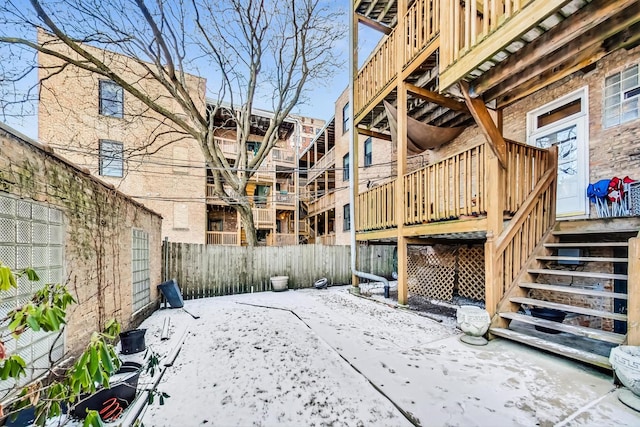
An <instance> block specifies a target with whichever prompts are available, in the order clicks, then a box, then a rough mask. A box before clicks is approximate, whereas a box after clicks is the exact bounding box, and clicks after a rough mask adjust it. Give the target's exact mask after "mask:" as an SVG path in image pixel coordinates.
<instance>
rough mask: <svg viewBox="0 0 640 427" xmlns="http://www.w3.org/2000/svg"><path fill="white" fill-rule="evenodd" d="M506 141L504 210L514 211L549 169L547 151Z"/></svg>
mask: <svg viewBox="0 0 640 427" xmlns="http://www.w3.org/2000/svg"><path fill="white" fill-rule="evenodd" d="M506 142H507V172H506V174H507V176H506V188H505V194H506V196H507V197H506V206H505V211H508V212H510V213H515V212H516V211H517V210H518V209H519V208H520V206H522V203H523V202H524V201H525V199H526V198H527V197H528V196H529V194H531V191H532V190H533V189H534V187H535V186H536V184H537V183H538V182H539V181H540V178H541V177H542V175H543V174H544V173H545V172H546V171H547V170H548V169H549V156H548V153H549V152H548V151H547V150H545V149H543V148H538V147H534V146H532V145H527V144H522V143H520V142H515V141H506Z"/></svg>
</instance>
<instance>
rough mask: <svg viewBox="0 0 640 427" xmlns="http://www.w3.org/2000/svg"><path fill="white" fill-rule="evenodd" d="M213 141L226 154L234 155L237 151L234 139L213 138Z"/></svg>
mask: <svg viewBox="0 0 640 427" xmlns="http://www.w3.org/2000/svg"><path fill="white" fill-rule="evenodd" d="M215 142H216V143H217V144H218V145H219V146H220V150H222V153H224V154H226V155H230V156H234V155H236V153H237V152H238V143H237V142H236V140H235V139H225V138H215Z"/></svg>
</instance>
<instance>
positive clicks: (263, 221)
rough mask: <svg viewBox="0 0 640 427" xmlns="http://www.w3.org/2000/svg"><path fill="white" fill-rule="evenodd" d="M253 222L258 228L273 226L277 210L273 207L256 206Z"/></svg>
mask: <svg viewBox="0 0 640 427" xmlns="http://www.w3.org/2000/svg"><path fill="white" fill-rule="evenodd" d="M252 211H253V223H254V224H255V225H256V227H258V228H264V227H266V228H273V227H274V226H275V222H276V211H275V210H273V209H262V208H254V209H252Z"/></svg>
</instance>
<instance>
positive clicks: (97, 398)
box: [73, 362, 142, 421]
mask: <svg viewBox="0 0 640 427" xmlns="http://www.w3.org/2000/svg"><path fill="white" fill-rule="evenodd" d="M141 369H142V365H141V364H139V363H135V362H125V363H123V364H122V366H120V369H119V370H118V371H117V372H116V373H115V374H113V375H112V376H111V378H110V380H111V382H110V385H111V386H110V388H102V389H100V390H98V391H97V392H95V393H94V394H92V395H91V396H81V397H80V402H79V403H78V404H77V405H76V406H75V408H73V415H74V416H76V417H78V418H84V417H86V416H87V411H88V410H94V411H98V413H100V416H101V418H102V419H103V421H107V420H109V419H115V418H117V416H115V417H113V416H114V415H116V414H117V415H118V416H119V415H120V413H122V411H124V409H126V408H127V407H128V406H129V405H130V404H131V402H133V399H135V397H136V391H137V390H136V389H137V387H138V379H139V378H140V371H141ZM117 408H121V409H122V410H119V409H117Z"/></svg>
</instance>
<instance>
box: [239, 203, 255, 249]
mask: <svg viewBox="0 0 640 427" xmlns="http://www.w3.org/2000/svg"><path fill="white" fill-rule="evenodd" d="M236 209H237V210H238V213H239V214H240V223H241V224H242V228H244V233H245V237H246V239H247V245H249V246H256V245H257V244H258V236H257V233H256V226H255V224H254V222H253V211H252V210H251V206H248V205H247V206H245V205H237V206H236Z"/></svg>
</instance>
